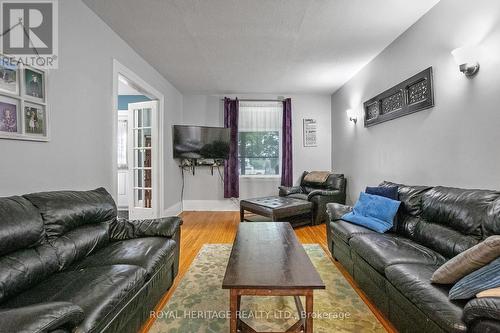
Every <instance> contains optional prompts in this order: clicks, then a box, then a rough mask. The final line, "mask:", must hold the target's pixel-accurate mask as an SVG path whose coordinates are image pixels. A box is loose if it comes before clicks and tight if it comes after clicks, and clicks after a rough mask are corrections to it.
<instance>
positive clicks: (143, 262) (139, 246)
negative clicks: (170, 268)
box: [72, 237, 176, 278]
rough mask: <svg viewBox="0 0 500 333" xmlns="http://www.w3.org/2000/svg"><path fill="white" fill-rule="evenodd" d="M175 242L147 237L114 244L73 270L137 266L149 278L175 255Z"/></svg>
mask: <svg viewBox="0 0 500 333" xmlns="http://www.w3.org/2000/svg"><path fill="white" fill-rule="evenodd" d="M175 245H176V243H175V241H173V240H171V239H166V238H163V237H145V238H136V239H128V240H123V241H117V242H112V243H110V244H109V245H108V246H106V247H105V248H103V249H101V250H99V251H97V252H96V253H95V254H93V255H91V256H89V257H87V258H85V259H84V260H83V261H81V262H79V263H78V264H76V265H75V266H74V267H72V269H82V268H87V267H97V266H103V265H104V266H106V265H136V266H140V267H142V268H144V269H145V270H146V272H147V275H148V278H150V277H151V276H152V275H153V274H154V273H156V272H157V271H158V270H159V269H160V267H159V266H160V265H161V264H162V263H165V262H167V260H168V259H169V258H171V257H172V256H173V255H174V251H175Z"/></svg>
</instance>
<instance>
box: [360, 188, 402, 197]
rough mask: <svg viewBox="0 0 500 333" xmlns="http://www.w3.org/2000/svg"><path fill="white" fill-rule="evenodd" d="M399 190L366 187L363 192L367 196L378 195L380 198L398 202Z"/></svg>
mask: <svg viewBox="0 0 500 333" xmlns="http://www.w3.org/2000/svg"><path fill="white" fill-rule="evenodd" d="M398 190H399V188H398V187H397V186H376V187H370V186H369V187H367V188H366V190H365V192H366V193H368V194H373V195H379V196H381V197H386V198H389V199H392V200H398V199H399V195H398Z"/></svg>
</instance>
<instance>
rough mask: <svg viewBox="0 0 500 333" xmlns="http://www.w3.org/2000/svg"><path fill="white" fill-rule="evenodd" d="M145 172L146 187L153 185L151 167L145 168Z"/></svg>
mask: <svg viewBox="0 0 500 333" xmlns="http://www.w3.org/2000/svg"><path fill="white" fill-rule="evenodd" d="M143 172H144V187H149V188H152V187H153V183H152V182H151V180H152V179H151V169H146V170H143Z"/></svg>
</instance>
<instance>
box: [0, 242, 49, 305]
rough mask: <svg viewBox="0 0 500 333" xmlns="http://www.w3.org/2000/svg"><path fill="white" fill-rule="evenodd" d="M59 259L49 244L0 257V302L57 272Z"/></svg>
mask: <svg viewBox="0 0 500 333" xmlns="http://www.w3.org/2000/svg"><path fill="white" fill-rule="evenodd" d="M58 266H59V261H58V258H57V254H56V251H55V250H54V248H53V247H52V246H50V245H49V244H44V245H41V246H38V247H35V248H29V249H25V250H18V251H15V252H12V253H9V254H7V255H4V256H2V257H0V303H2V302H4V301H6V300H8V299H9V298H11V297H13V296H15V295H17V294H19V293H21V292H23V291H25V290H28V289H29V288H31V287H33V286H35V285H36V284H37V283H39V282H40V281H42V280H43V279H45V278H47V277H49V276H50V275H51V274H53V273H55V272H57V269H58Z"/></svg>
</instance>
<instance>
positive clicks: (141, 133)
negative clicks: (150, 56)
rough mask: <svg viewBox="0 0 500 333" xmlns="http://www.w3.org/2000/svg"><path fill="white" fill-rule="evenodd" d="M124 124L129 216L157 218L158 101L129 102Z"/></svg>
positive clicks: (131, 217)
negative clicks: (126, 134)
mask: <svg viewBox="0 0 500 333" xmlns="http://www.w3.org/2000/svg"><path fill="white" fill-rule="evenodd" d="M128 123H129V127H128V129H129V130H128V134H129V135H128V140H127V141H128V174H129V182H128V184H129V186H128V197H129V198H128V201H129V205H128V206H129V217H130V219H145V218H154V217H158V216H159V201H158V189H159V186H158V185H159V184H158V177H159V176H158V175H159V172H158V171H159V170H158V145H159V141H158V101H148V102H140V103H130V104H129V105H128Z"/></svg>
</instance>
